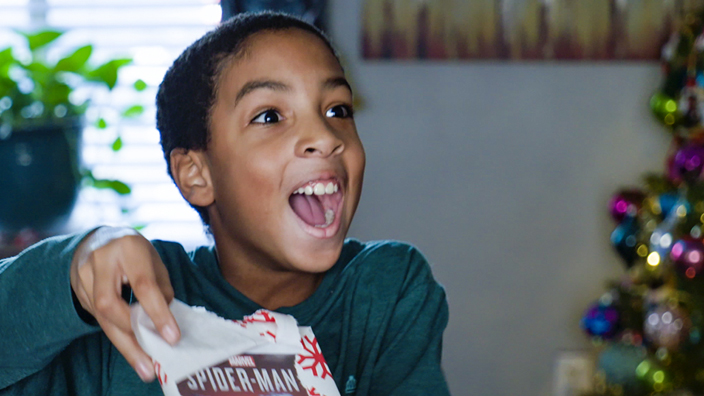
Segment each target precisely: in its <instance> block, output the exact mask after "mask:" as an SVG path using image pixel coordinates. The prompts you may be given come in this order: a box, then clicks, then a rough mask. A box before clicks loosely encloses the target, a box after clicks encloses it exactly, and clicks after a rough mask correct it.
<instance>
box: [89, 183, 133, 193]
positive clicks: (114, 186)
mask: <svg viewBox="0 0 704 396" xmlns="http://www.w3.org/2000/svg"><path fill="white" fill-rule="evenodd" d="M93 187H95V188H99V189H106V190H113V191H115V192H116V193H118V194H120V195H127V194H129V193H131V192H132V189H130V187H129V186H128V185H127V184H125V183H123V182H121V181H119V180H108V179H94V180H93Z"/></svg>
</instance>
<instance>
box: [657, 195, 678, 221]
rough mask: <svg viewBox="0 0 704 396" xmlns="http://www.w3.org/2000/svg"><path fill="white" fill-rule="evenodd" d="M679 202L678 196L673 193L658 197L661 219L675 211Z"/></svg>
mask: <svg viewBox="0 0 704 396" xmlns="http://www.w3.org/2000/svg"><path fill="white" fill-rule="evenodd" d="M679 200H680V198H679V196H678V195H677V193H674V192H669V193H663V194H660V195H658V200H657V203H658V206H659V209H660V213H661V214H662V217H663V218H666V217H668V216H669V215H670V213H672V210H673V209H675V206H677V204H678V202H679Z"/></svg>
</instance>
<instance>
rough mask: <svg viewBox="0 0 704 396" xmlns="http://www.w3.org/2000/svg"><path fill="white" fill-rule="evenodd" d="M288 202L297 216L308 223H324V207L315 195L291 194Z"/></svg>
mask: <svg viewBox="0 0 704 396" xmlns="http://www.w3.org/2000/svg"><path fill="white" fill-rule="evenodd" d="M288 202H289V204H291V208H293V211H294V212H296V214H297V215H298V217H300V218H301V219H302V220H303V221H305V222H306V223H307V224H308V225H311V226H316V225H323V224H325V209H324V208H323V204H321V203H320V200H318V198H316V196H315V195H304V194H293V195H291V197H290V198H289V199H288Z"/></svg>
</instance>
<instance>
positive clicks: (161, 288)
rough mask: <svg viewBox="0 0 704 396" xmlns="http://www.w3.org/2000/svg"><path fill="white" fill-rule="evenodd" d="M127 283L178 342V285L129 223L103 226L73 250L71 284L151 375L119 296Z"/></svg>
mask: <svg viewBox="0 0 704 396" xmlns="http://www.w3.org/2000/svg"><path fill="white" fill-rule="evenodd" d="M125 284H129V285H130V287H131V288H132V291H133V293H134V295H135V296H136V297H137V299H138V300H139V302H140V304H141V305H142V307H143V308H144V311H145V312H146V313H147V315H149V317H150V318H151V319H152V321H153V322H154V324H155V325H156V328H157V329H158V330H159V332H160V333H161V335H162V337H164V339H165V340H166V341H167V342H168V343H169V344H172V345H173V344H175V343H176V342H177V341H178V340H179V338H180V330H179V328H178V325H177V324H176V320H175V319H174V317H173V315H172V314H171V311H170V310H169V307H168V305H169V303H170V302H171V300H173V298H174V291H173V288H172V287H171V282H170V281H169V274H168V272H167V270H166V267H165V266H164V263H163V262H162V261H161V258H160V257H159V254H158V253H157V251H156V249H154V246H152V244H151V243H150V242H149V241H148V240H147V239H146V238H144V237H143V236H142V235H141V234H139V233H138V232H137V231H135V230H133V229H131V228H112V227H102V228H99V229H97V230H96V231H94V232H93V233H92V234H90V235H89V236H88V237H86V239H84V240H83V242H81V244H80V245H79V247H78V249H77V250H76V252H75V253H74V257H73V262H72V263H71V287H72V288H73V291H74V293H76V297H78V301H79V302H80V303H81V306H82V307H83V309H85V310H86V311H88V312H89V313H90V314H91V315H93V317H95V319H96V320H97V322H98V324H99V325H100V327H101V328H102V329H103V331H104V332H105V335H106V336H107V337H108V338H109V339H110V341H111V342H112V343H113V345H115V348H117V350H118V351H120V353H121V354H122V355H123V356H124V357H125V359H127V361H128V362H129V364H130V365H131V366H132V367H133V368H134V369H135V371H136V372H137V374H138V375H139V377H140V378H141V379H142V380H143V381H145V382H148V381H152V380H153V379H154V368H153V367H152V360H151V358H150V357H149V356H148V355H147V354H146V353H145V352H144V350H142V348H141V347H140V346H139V344H138V343H137V339H136V338H135V336H134V332H133V331H132V326H131V324H130V308H129V305H128V304H127V303H126V302H125V301H124V300H123V299H122V297H121V293H122V286H123V285H125Z"/></svg>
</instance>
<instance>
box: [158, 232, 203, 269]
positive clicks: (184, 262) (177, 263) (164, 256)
mask: <svg viewBox="0 0 704 396" xmlns="http://www.w3.org/2000/svg"><path fill="white" fill-rule="evenodd" d="M150 242H151V243H152V245H153V246H154V248H155V249H156V251H157V253H159V257H161V260H162V261H163V262H164V265H166V267H167V268H168V269H169V270H172V269H175V268H178V267H183V266H186V267H193V266H197V267H202V266H204V265H205V266H207V265H206V264H209V263H210V261H214V260H215V258H214V254H213V251H212V246H200V247H197V248H195V249H194V250H186V248H185V247H184V246H183V245H181V244H180V243H178V242H173V241H164V240H161V239H153V240H151V241H150Z"/></svg>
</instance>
